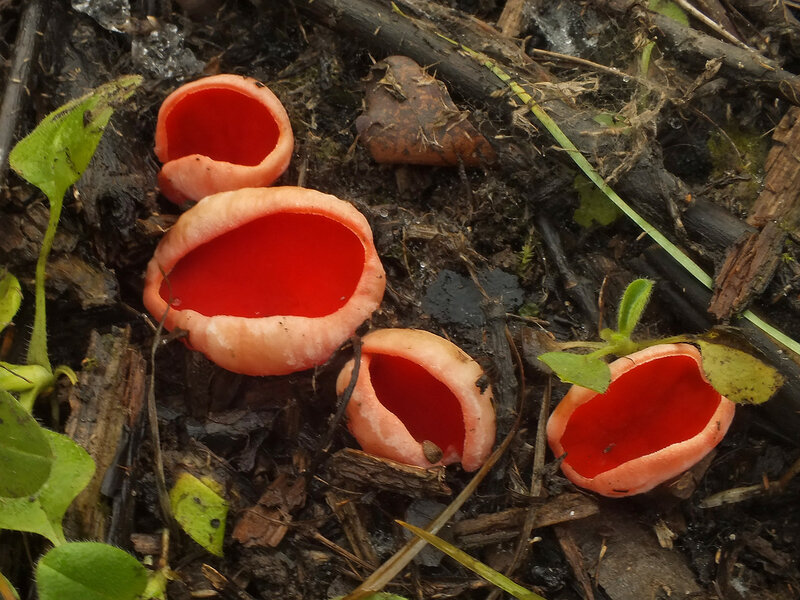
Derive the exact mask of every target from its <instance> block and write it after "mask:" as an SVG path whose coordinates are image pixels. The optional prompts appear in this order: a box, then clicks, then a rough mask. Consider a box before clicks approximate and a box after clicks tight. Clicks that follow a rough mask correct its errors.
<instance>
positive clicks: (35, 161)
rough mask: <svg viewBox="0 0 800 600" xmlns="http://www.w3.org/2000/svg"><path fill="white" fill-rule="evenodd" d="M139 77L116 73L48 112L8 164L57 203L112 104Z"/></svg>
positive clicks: (86, 158) (87, 156)
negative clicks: (113, 77)
mask: <svg viewBox="0 0 800 600" xmlns="http://www.w3.org/2000/svg"><path fill="white" fill-rule="evenodd" d="M141 81H142V78H141V77H140V76H139V75H127V76H125V77H120V78H119V79H115V80H114V81H111V82H109V83H107V84H105V85H101V86H100V87H98V88H97V89H95V90H93V91H92V92H90V93H89V94H87V95H85V96H83V97H82V98H78V99H76V100H72V101H71V102H68V103H66V104H65V105H64V106H61V107H60V108H58V109H56V110H54V111H53V112H51V113H50V114H49V115H47V116H46V117H45V118H44V119H43V120H42V122H41V123H39V125H38V126H37V127H36V129H34V130H33V131H32V132H31V133H29V134H28V135H27V136H25V137H24V138H23V139H22V140H20V141H19V143H18V144H17V145H16V146H14V149H13V150H12V151H11V153H10V154H9V157H8V162H9V164H10V165H11V168H12V169H14V171H16V172H17V173H18V174H19V176H20V177H22V178H23V179H25V180H27V181H29V182H30V183H32V184H33V185H35V186H36V187H38V188H39V189H40V190H42V191H43V192H44V193H45V195H46V196H47V197H48V198H49V200H50V202H51V204H52V203H55V202H59V203H60V202H61V201H62V199H63V197H64V194H65V193H66V191H67V188H69V186H71V185H72V184H73V183H75V182H76V181H78V179H79V178H80V176H81V175H82V174H83V172H84V171H85V170H86V167H87V166H88V165H89V161H90V160H91V158H92V155H94V151H95V149H96V148H97V144H98V143H99V142H100V137H101V136H102V135H103V131H104V129H105V127H106V125H107V124H108V120H109V119H110V118H111V114H112V113H113V112H114V108H115V107H116V106H117V105H119V104H120V103H122V102H123V101H125V100H127V99H128V98H129V97H130V96H131V94H133V92H134V91H135V90H136V87H137V86H138V85H139V84H140V83H141Z"/></svg>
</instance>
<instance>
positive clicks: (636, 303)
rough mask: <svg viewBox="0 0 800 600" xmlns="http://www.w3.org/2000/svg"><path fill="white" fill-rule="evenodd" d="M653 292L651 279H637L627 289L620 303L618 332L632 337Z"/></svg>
mask: <svg viewBox="0 0 800 600" xmlns="http://www.w3.org/2000/svg"><path fill="white" fill-rule="evenodd" d="M652 291H653V282H652V281H650V280H649V279H635V280H633V281H631V283H630V284H629V285H628V287H627V288H625V293H624V294H622V300H620V301H619V315H618V317H617V330H618V331H619V333H621V334H622V335H624V336H625V337H630V335H631V334H632V333H633V330H634V329H636V325H637V324H638V323H639V319H640V318H641V317H642V313H643V312H644V309H645V307H646V306H647V302H648V301H649V300H650V292H652Z"/></svg>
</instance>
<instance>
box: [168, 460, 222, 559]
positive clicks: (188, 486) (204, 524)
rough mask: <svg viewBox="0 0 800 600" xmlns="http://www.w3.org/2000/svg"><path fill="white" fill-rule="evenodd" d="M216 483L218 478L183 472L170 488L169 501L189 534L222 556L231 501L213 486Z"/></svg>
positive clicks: (176, 516)
mask: <svg viewBox="0 0 800 600" xmlns="http://www.w3.org/2000/svg"><path fill="white" fill-rule="evenodd" d="M216 487H219V486H218V485H217V484H216V482H214V481H211V480H206V481H201V480H200V479H198V478H197V477H195V476H194V475H192V474H191V473H182V474H181V475H180V476H179V477H178V480H177V481H176V482H175V486H174V487H173V488H172V489H171V490H170V492H169V502H170V505H171V506H172V514H174V515H175V520H176V521H177V522H178V524H179V525H180V526H181V527H182V528H183V530H184V531H185V532H186V533H188V534H189V537H191V538H192V539H193V540H194V541H195V542H197V543H198V544H200V545H201V546H202V547H203V548H205V549H206V550H208V551H209V552H210V553H211V554H214V555H216V556H222V539H223V538H224V537H225V518H226V516H227V515H228V503H227V502H226V501H225V499H224V498H222V497H221V496H219V494H217V492H216V491H215V490H214V489H212V488H216Z"/></svg>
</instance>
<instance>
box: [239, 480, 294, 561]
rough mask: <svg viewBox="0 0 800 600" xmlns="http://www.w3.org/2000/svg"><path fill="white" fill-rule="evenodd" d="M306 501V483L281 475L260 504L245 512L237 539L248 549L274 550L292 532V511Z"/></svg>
mask: <svg viewBox="0 0 800 600" xmlns="http://www.w3.org/2000/svg"><path fill="white" fill-rule="evenodd" d="M305 502H306V480H305V479H304V478H303V477H297V478H294V477H291V476H288V475H286V474H285V473H281V474H280V475H278V477H276V478H275V480H274V481H273V482H272V483H270V484H269V487H267V489H266V491H265V492H264V493H263V494H262V496H261V498H259V500H258V503H257V504H256V505H255V506H252V507H251V508H248V509H247V510H245V512H244V514H243V515H242V518H241V519H239V521H238V522H237V523H236V527H234V529H233V538H234V539H235V540H237V541H238V542H239V543H240V544H242V545H244V546H246V547H252V546H257V547H258V546H268V547H271V548H274V547H275V546H277V545H278V544H280V543H281V540H282V539H283V537H284V536H285V535H286V532H287V531H289V524H290V523H291V522H292V512H293V511H295V510H297V509H298V508H301V507H302V506H303V505H304V504H305Z"/></svg>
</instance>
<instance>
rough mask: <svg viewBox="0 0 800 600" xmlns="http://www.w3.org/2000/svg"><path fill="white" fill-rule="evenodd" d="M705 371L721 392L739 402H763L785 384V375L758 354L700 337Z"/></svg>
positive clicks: (699, 344) (712, 383)
mask: <svg viewBox="0 0 800 600" xmlns="http://www.w3.org/2000/svg"><path fill="white" fill-rule="evenodd" d="M696 343H697V345H698V346H700V352H701V354H702V355H703V371H704V372H705V374H706V377H707V378H708V380H709V381H710V382H711V385H713V386H714V389H715V390H717V391H718V392H719V393H720V394H722V395H723V396H725V397H726V398H727V399H728V400H730V401H731V402H736V403H737V404H761V403H763V402H766V401H767V400H769V399H770V398H771V397H772V395H773V394H774V393H775V392H777V391H778V389H779V388H780V387H781V386H782V385H783V381H784V379H783V376H782V375H781V374H780V373H778V371H776V370H775V369H773V368H772V367H770V366H769V365H766V364H764V363H763V362H761V361H760V360H758V359H757V358H756V357H755V356H752V355H750V354H748V353H747V352H742V351H741V350H737V349H735V348H731V347H730V346H723V345H721V344H713V343H711V342H707V341H705V340H697V342H696Z"/></svg>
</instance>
